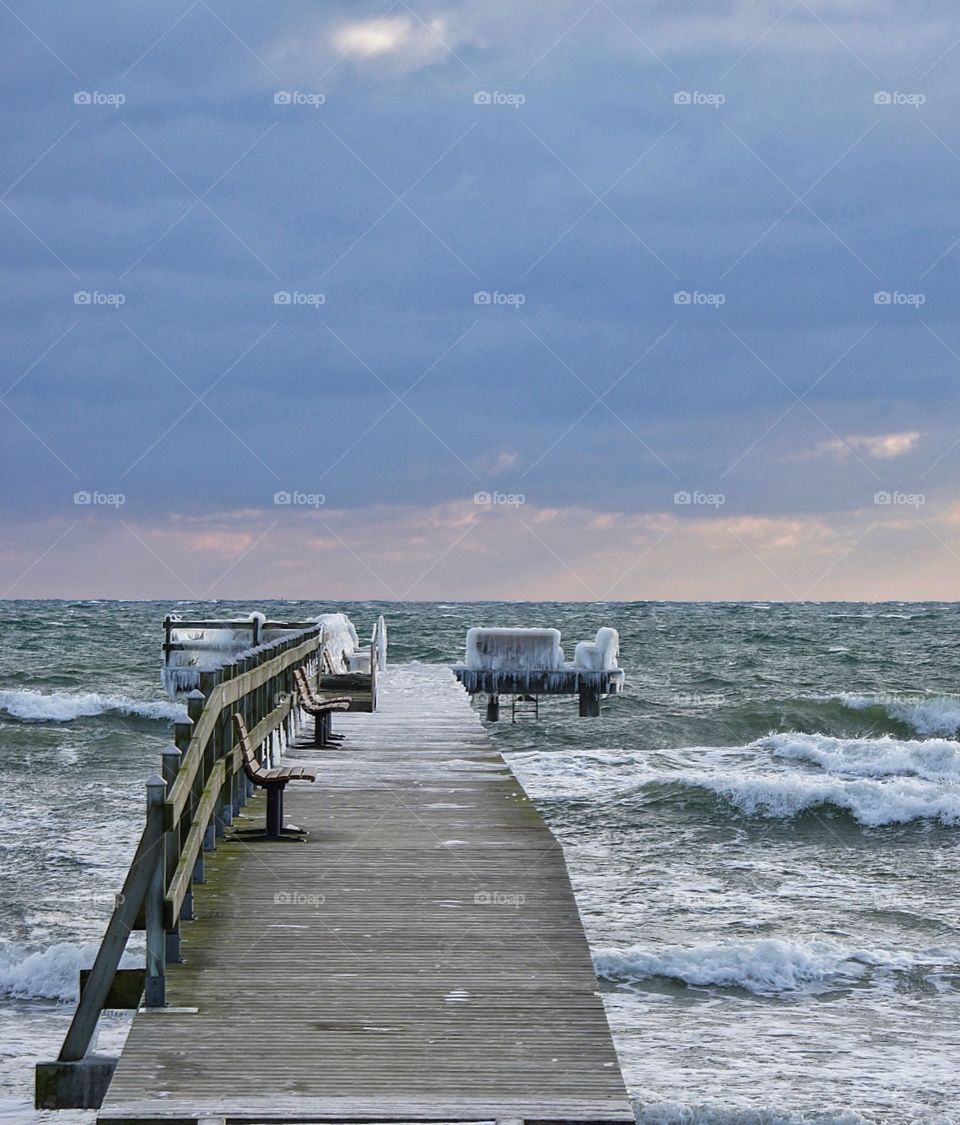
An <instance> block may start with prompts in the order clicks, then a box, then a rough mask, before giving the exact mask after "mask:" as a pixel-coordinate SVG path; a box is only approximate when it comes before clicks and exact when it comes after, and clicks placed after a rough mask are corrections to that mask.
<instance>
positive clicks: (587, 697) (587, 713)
mask: <svg viewBox="0 0 960 1125" xmlns="http://www.w3.org/2000/svg"><path fill="white" fill-rule="evenodd" d="M599 717H600V692H599V691H589V690H582V691H581V692H580V718H581V719H598V718H599Z"/></svg>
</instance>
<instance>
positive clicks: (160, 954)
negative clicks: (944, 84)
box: [143, 774, 167, 1008]
mask: <svg viewBox="0 0 960 1125" xmlns="http://www.w3.org/2000/svg"><path fill="white" fill-rule="evenodd" d="M166 795H167V785H166V782H165V781H164V780H163V778H162V777H160V776H159V774H153V776H152V777H149V778H147V824H148V825H149V826H150V839H151V847H152V850H153V857H154V858H153V860H152V862H153V875H152V876H151V879H150V886H149V887H148V888H147V895H146V902H145V904H144V913H145V915H146V924H147V975H146V981H145V984H144V990H143V997H144V1004H145V1005H146V1007H148V1008H162V1007H164V1005H165V1004H166V1002H167V1001H166V971H167V961H166V955H167V954H166V934H165V933H164V929H163V894H164V882H165V880H164V877H163V876H164V858H163V844H164V835H165V833H164V831H163V802H164V798H165V797H166Z"/></svg>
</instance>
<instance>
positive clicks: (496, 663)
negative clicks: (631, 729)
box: [466, 627, 620, 672]
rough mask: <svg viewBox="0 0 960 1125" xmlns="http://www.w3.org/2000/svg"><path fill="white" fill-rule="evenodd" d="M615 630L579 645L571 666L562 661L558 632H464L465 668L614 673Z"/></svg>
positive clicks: (599, 633) (604, 630) (616, 653)
mask: <svg viewBox="0 0 960 1125" xmlns="http://www.w3.org/2000/svg"><path fill="white" fill-rule="evenodd" d="M619 652H620V636H619V634H618V633H617V630H616V629H611V628H609V627H604V628H602V629H598V630H597V636H596V638H595V639H594V640H592V641H580V642H579V643H578V644H577V645H576V647H575V649H574V658H573V661H572V663H571V662H569V661H566V660H564V655H563V648H562V647H561V645H560V631H559V629H481V628H474V629H470V630H468V632H467V660H466V666H467V668H469V669H471V670H474V671H489V672H505V671H518V672H556V671H562V670H563V669H565V668H569V669H573V670H575V671H581V672H608V671H616V670H618V669H619V667H620V665H619V664H618V663H617V657H618V656H619Z"/></svg>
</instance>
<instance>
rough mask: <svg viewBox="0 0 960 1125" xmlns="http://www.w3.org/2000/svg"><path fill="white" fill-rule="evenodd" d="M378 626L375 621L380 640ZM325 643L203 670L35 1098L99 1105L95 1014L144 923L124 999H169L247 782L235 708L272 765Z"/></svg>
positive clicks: (102, 1067) (284, 641)
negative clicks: (299, 681) (299, 678)
mask: <svg viewBox="0 0 960 1125" xmlns="http://www.w3.org/2000/svg"><path fill="white" fill-rule="evenodd" d="M381 620H382V619H381ZM377 635H378V634H377V629H375V630H374V642H373V646H374V648H375V646H376V637H377ZM322 645H323V628H322V626H320V625H313V626H311V627H309V628H306V629H304V630H303V631H302V632H299V633H296V634H294V635H291V636H285V637H282V638H281V639H279V640H277V641H273V642H272V643H270V644H266V645H260V646H258V647H256V648H252V649H249V650H247V651H246V652H241V653H239V654H237V656H235V657H233V658H230V659H227V660H224V661H223V662H221V663H219V664H216V665H213V666H210V667H208V668H206V669H203V670H201V672H200V688H199V690H196V691H193V692H191V693H190V694H189V695H188V696H187V712H188V717H187V718H186V719H185V720H183V721H181V722H178V723H175V724H174V744H173V745H170V746H168V747H167V748H166V749H165V750H164V751H163V764H162V773H161V774H160V775H156V774H155V775H153V776H152V777H150V778H148V780H147V815H146V825H145V827H144V830H143V835H142V836H141V838H140V842H139V844H138V845H137V848H136V852H135V853H134V857H133V862H132V863H131V865H130V870H129V872H128V873H127V877H126V879H125V880H124V884H123V888H122V890H121V892H120V894H119V895H118V896H117V900H116V908H115V909H114V912H113V915H112V917H111V919H110V922H109V924H108V925H107V930H106V933H105V935H104V937H103V941H102V943H101V945H100V950H99V952H98V953H97V956H96V960H95V961H94V965H93V968H92V970H91V971H90V972H89V974H86V977H85V980H84V983H83V987H82V991H81V994H80V1000H79V1002H78V1004H77V1008H76V1011H75V1012H74V1015H73V1020H72V1022H71V1024H70V1028H69V1030H68V1031H67V1034H66V1038H65V1039H64V1042H63V1047H62V1048H61V1051H60V1056H59V1058H58V1059H57V1061H56V1062H53V1063H39V1064H38V1065H37V1077H36V1101H37V1106H38V1108H50V1109H55V1108H59V1109H65V1108H96V1107H97V1106H99V1105H100V1101H101V1100H102V1097H103V1093H104V1091H105V1090H106V1087H107V1085H108V1084H109V1081H110V1076H111V1075H112V1073H113V1066H114V1063H115V1060H113V1059H107V1058H103V1057H100V1056H91V1055H89V1054H88V1052H89V1048H90V1043H91V1041H92V1039H93V1036H94V1033H95V1031H96V1027H97V1021H98V1019H99V1017H100V1013H101V1012H102V1011H103V1009H104V1008H105V1007H108V1006H121V1005H120V1004H118V1003H117V1002H116V997H117V994H118V992H119V991H120V989H119V988H118V987H116V985H117V982H118V970H119V966H120V960H121V958H122V956H123V953H124V950H125V949H126V946H127V941H128V939H129V938H130V935H131V933H132V932H133V931H134V930H138V929H145V930H146V970H145V974H142V975H141V974H139V973H138V974H137V975H138V977H139V980H138V981H137V983H136V985H135V987H133V988H132V989H129V990H128V992H129V994H130V995H131V996H132V997H133V999H132V1002H131V1001H129V1000H128V1001H127V1002H126V1003H124V1004H123V1006H133V1007H136V1006H138V1003H139V998H140V992H141V989H140V987H139V984H140V982H142V992H143V1003H144V1004H145V1006H146V1007H148V1008H162V1007H164V1006H165V1003H166V966H167V964H168V963H173V962H176V961H178V960H179V959H180V924H181V922H183V921H185V920H187V919H190V918H192V917H193V887H194V885H195V884H197V883H202V882H203V881H204V871H203V868H204V854H205V853H206V852H208V851H211V850H212V849H213V848H214V847H215V846H216V840H217V838H218V837H221V836H223V834H224V829H225V827H226V826H227V825H229V824H231V823H232V821H233V818H234V816H236V815H237V813H238V812H239V811H240V809H241V807H242V806H243V805H244V804H245V803H246V801H247V798H248V797H249V796H250V793H251V792H252V789H251V787H250V784H249V782H248V781H247V778H246V775H245V774H244V772H243V767H242V756H241V751H240V748H239V746H235V745H234V733H233V721H232V720H233V715H234V714H237V713H239V714H242V715H243V717H244V720H245V721H246V724H247V727H248V729H249V730H250V733H251V742H252V744H253V745H254V747H262V750H261V756H262V757H265V758H267V759H268V760H269V761H268V763H267V764H272V763H273V759H274V757H275V756H276V755H277V754H278V753H279V751H280V749H281V747H282V745H283V743H284V742H287V743H289V741H290V739H291V738H292V737H293V734H294V727H295V725H296V724H297V723H299V721H300V712H299V709H298V707H297V702H298V701H297V697H296V692H295V685H294V678H293V673H294V670H295V669H297V668H302V669H304V670H305V671H306V672H307V674H308V675H309V674H311V673H312V672H314V671H315V670H316V667H317V662H318V655H319V651H320V650H321V648H322ZM374 648H372V651H374ZM374 655H375V652H374ZM373 666H374V664H373V662H372V663H371V667H373ZM123 972H124V971H123V970H120V974H122V973H123ZM133 972H137V971H136V970H133Z"/></svg>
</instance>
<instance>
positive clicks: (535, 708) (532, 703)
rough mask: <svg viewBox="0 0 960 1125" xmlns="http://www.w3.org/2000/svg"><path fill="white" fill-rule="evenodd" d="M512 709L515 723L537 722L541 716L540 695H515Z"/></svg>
mask: <svg viewBox="0 0 960 1125" xmlns="http://www.w3.org/2000/svg"><path fill="white" fill-rule="evenodd" d="M510 710H511V715H512V717H513V721H514V722H515V723H524V722H537V720H538V719H539V718H540V696H539V695H515V696H513V698H512V700H511V707H510Z"/></svg>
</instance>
